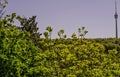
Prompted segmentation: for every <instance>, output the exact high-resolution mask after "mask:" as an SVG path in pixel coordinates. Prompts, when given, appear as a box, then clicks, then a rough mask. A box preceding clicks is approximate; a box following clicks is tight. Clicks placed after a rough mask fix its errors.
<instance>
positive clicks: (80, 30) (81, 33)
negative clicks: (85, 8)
mask: <svg viewBox="0 0 120 77" xmlns="http://www.w3.org/2000/svg"><path fill="white" fill-rule="evenodd" d="M87 33H88V31H87V30H85V27H82V28H78V38H79V37H81V38H84V36H85V35H86V34H87Z"/></svg>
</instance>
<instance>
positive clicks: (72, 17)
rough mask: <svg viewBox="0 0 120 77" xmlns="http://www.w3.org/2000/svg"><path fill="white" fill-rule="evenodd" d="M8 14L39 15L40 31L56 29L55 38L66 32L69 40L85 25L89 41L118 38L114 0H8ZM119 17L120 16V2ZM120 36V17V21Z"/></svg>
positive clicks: (119, 1)
mask: <svg viewBox="0 0 120 77" xmlns="http://www.w3.org/2000/svg"><path fill="white" fill-rule="evenodd" d="M8 2H9V4H8V5H7V8H6V14H11V13H12V12H15V13H17V14H18V15H21V16H25V17H31V16H33V15H36V16H37V22H38V27H39V31H40V32H41V33H42V32H44V31H45V28H46V27H47V26H51V27H53V34H52V37H53V38H56V37H58V36H57V31H58V30H60V29H64V30H65V34H67V37H70V36H71V34H72V33H74V32H75V33H77V29H78V28H79V27H81V26H85V27H86V29H87V30H88V31H89V32H88V34H87V35H86V37H87V38H106V37H108V38H109V37H115V24H114V23H115V22H114V0H8ZM117 2H118V15H120V8H119V7H120V0H117ZM118 29H119V36H120V17H119V18H118Z"/></svg>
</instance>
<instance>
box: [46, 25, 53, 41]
mask: <svg viewBox="0 0 120 77" xmlns="http://www.w3.org/2000/svg"><path fill="white" fill-rule="evenodd" d="M46 30H47V31H48V32H49V38H50V39H51V35H52V31H53V28H52V27H51V26H48V27H46Z"/></svg>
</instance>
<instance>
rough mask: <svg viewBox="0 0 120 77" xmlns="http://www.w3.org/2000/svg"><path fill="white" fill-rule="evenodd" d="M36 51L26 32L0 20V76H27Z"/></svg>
mask: <svg viewBox="0 0 120 77" xmlns="http://www.w3.org/2000/svg"><path fill="white" fill-rule="evenodd" d="M38 51H39V48H37V47H35V46H34V44H33V42H32V41H31V39H30V34H29V33H28V32H24V31H20V30H19V29H18V28H17V27H15V26H9V27H5V24H4V22H3V21H2V20H0V77H27V76H28V75H29V74H30V73H29V72H28V71H29V69H30V68H32V67H33V65H34V62H35V60H34V57H35V56H36V55H37V54H38Z"/></svg>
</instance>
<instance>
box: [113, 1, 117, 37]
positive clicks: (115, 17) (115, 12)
mask: <svg viewBox="0 0 120 77" xmlns="http://www.w3.org/2000/svg"><path fill="white" fill-rule="evenodd" d="M114 17H115V30H116V38H118V27H117V26H118V24H117V19H118V14H117V2H116V0H115V15H114Z"/></svg>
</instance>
